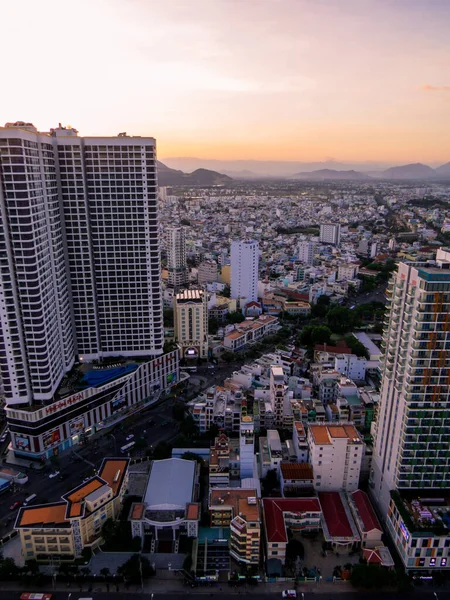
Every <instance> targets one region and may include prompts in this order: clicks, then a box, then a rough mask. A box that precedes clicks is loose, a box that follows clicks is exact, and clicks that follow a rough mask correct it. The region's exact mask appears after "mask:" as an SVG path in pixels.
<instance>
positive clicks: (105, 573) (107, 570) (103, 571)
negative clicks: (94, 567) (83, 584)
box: [100, 567, 111, 581]
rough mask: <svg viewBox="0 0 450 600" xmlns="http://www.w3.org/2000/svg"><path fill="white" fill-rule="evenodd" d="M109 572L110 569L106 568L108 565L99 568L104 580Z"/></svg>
mask: <svg viewBox="0 0 450 600" xmlns="http://www.w3.org/2000/svg"><path fill="white" fill-rule="evenodd" d="M110 573H111V571H110V570H109V569H108V567H103V568H102V569H100V575H101V576H102V577H104V578H105V581H106V578H107V577H108V576H109V574H110Z"/></svg>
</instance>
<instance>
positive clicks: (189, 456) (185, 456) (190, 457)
mask: <svg viewBox="0 0 450 600" xmlns="http://www.w3.org/2000/svg"><path fill="white" fill-rule="evenodd" d="M181 458H182V459H183V460H194V461H195V462H198V463H200V464H202V463H203V458H202V457H201V456H199V455H198V454H195V453H194V452H185V453H184V454H183V455H182V457H181Z"/></svg>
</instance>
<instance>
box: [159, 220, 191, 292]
mask: <svg viewBox="0 0 450 600" xmlns="http://www.w3.org/2000/svg"><path fill="white" fill-rule="evenodd" d="M165 233H166V247H167V271H168V281H167V285H168V287H169V288H173V289H174V290H175V291H177V290H179V289H180V288H181V287H186V286H187V284H188V282H189V273H188V269H187V263H186V230H185V229H184V227H168V228H167V230H166V232H165Z"/></svg>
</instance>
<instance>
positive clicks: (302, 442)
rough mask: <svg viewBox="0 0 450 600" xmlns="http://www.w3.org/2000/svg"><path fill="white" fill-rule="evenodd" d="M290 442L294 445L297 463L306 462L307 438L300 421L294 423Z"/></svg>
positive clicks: (307, 451) (307, 453)
mask: <svg viewBox="0 0 450 600" xmlns="http://www.w3.org/2000/svg"><path fill="white" fill-rule="evenodd" d="M299 410H301V407H299ZM292 442H293V444H294V448H295V452H296V454H297V460H298V462H300V463H305V462H308V455H309V447H308V438H307V435H306V430H305V426H304V424H303V423H302V422H301V421H294V427H293V430H292Z"/></svg>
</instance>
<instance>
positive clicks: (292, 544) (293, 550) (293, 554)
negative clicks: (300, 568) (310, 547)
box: [286, 538, 305, 562]
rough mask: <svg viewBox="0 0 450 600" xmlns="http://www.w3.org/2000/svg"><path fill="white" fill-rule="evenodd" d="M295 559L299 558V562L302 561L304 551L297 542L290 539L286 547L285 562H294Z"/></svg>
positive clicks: (301, 545)
mask: <svg viewBox="0 0 450 600" xmlns="http://www.w3.org/2000/svg"><path fill="white" fill-rule="evenodd" d="M297 557H298V558H300V560H303V559H304V557H305V549H304V548H303V544H302V543H301V542H300V541H299V540H296V539H295V538H292V539H291V540H289V542H288V543H287V546H286V561H289V562H295V560H296V559H297Z"/></svg>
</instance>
